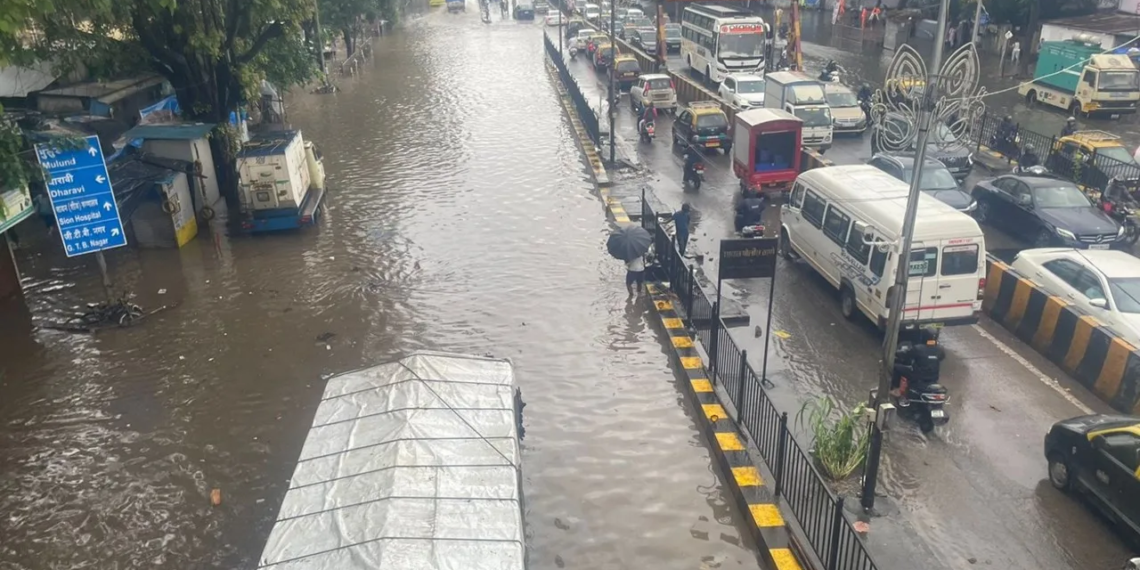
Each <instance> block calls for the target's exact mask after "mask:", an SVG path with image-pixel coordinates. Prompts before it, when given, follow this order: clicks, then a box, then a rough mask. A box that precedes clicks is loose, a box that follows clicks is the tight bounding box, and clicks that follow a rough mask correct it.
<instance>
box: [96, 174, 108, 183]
mask: <svg viewBox="0 0 1140 570" xmlns="http://www.w3.org/2000/svg"><path fill="white" fill-rule="evenodd" d="M95 181H96V182H98V183H100V184H102V183H104V182H106V181H107V179H106V178H103V175H102V174H99V175H97V176H95Z"/></svg>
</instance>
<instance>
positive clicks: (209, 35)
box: [0, 0, 314, 205]
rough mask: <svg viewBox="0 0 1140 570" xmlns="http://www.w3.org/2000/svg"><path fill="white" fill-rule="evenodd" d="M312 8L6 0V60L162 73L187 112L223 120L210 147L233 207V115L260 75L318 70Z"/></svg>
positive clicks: (208, 1)
mask: <svg viewBox="0 0 1140 570" xmlns="http://www.w3.org/2000/svg"><path fill="white" fill-rule="evenodd" d="M313 9H314V4H313V0H0V62H4V61H10V62H14V63H27V62H30V61H31V60H50V61H52V62H53V64H55V65H56V66H57V67H58V68H59V69H61V70H68V69H75V68H76V67H77V66H82V68H83V69H86V70H87V71H88V72H89V73H90V74H92V75H94V76H96V77H100V78H106V77H111V76H113V75H115V74H119V73H127V72H138V71H141V70H151V71H154V72H157V73H158V74H160V75H162V76H163V77H165V78H166V79H167V80H168V81H169V82H170V84H171V85H172V86H173V87H174V89H175V92H176V93H177V97H178V102H179V105H180V106H181V108H182V109H183V113H184V114H185V115H187V117H188V118H189V119H191V120H196V121H202V122H210V123H216V124H218V125H221V126H220V127H219V129H218V130H217V131H215V136H213V137H211V146H212V148H213V150H214V154H215V158H216V160H217V163H218V175H219V177H221V180H219V182H221V183H222V186H223V188H225V195H226V198H227V200H228V201H229V202H230V204H231V205H235V204H236V202H237V194H236V183H235V181H234V180H233V179H232V178H233V176H232V173H233V164H234V150H235V144H236V143H235V140H234V136H233V132H232V129H228V128H226V127H225V125H227V124H228V118H229V114H230V112H232V111H234V110H236V109H237V108H238V107H239V105H240V104H241V103H243V102H244V101H246V100H247V98H252V97H250V96H253V95H254V94H255V93H256V90H257V86H258V84H259V82H260V80H261V79H262V78H265V77H272V78H273V79H274V80H275V81H276V82H277V83H278V85H279V86H281V87H289V86H291V85H293V84H296V83H300V82H303V81H306V80H308V79H310V78H311V77H312V76H313V69H312V67H313V63H312V62H313V60H312V58H306V57H304V52H305V49H304V43H303V42H302V41H301V32H300V30H301V28H300V26H301V23H302V22H305V21H307V20H308V19H310V18H311V17H312V15H313Z"/></svg>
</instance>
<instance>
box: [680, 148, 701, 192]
mask: <svg viewBox="0 0 1140 570" xmlns="http://www.w3.org/2000/svg"><path fill="white" fill-rule="evenodd" d="M700 163H701V154H700V153H699V152H697V149H695V148H693V147H691V146H690V147H688V148H687V149H685V176H684V178H683V179H682V180H681V183H682V184H685V183H687V182H690V181H691V182H693V184H694V185H695V184H697V183H698V182H699V181H700V179H701V177H700V174H698V173H697V165H698V164H700Z"/></svg>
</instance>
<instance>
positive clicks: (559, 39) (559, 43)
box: [504, 0, 566, 61]
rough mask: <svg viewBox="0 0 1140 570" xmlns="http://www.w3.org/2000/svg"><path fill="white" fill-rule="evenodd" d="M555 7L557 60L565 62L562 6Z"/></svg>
mask: <svg viewBox="0 0 1140 570" xmlns="http://www.w3.org/2000/svg"><path fill="white" fill-rule="evenodd" d="M504 1H506V0H504ZM555 7H556V8H557V9H558V57H559V59H562V60H563V61H566V58H565V57H563V55H562V40H563V39H565V38H564V37H563V36H565V34H564V33H563V32H562V4H561V3H558V4H555Z"/></svg>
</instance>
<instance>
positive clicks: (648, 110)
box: [637, 105, 657, 135]
mask: <svg viewBox="0 0 1140 570" xmlns="http://www.w3.org/2000/svg"><path fill="white" fill-rule="evenodd" d="M656 121H657V107H654V106H653V105H646V106H645V108H644V109H642V110H641V119H639V120H638V121H637V133H638V134H639V135H640V134H642V133H644V132H645V129H646V126H647V125H648V124H649V123H655V124H656Z"/></svg>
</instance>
